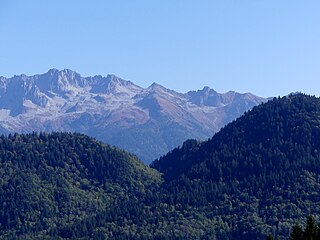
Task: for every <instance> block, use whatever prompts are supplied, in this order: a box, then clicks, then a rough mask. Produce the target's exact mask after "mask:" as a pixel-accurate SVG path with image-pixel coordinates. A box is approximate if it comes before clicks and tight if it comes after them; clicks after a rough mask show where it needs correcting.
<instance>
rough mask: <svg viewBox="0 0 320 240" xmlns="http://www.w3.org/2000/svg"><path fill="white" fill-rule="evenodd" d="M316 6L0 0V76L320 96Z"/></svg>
mask: <svg viewBox="0 0 320 240" xmlns="http://www.w3.org/2000/svg"><path fill="white" fill-rule="evenodd" d="M319 13H320V1H319V0H299V1H298V0H281V1H279V0H161V1H160V0H116V1H115V0H112V1H111V0H90V1H88V0H87V1H85V0H45V1H44V0H28V1H26V0H0V76H5V77H12V76H13V75H19V74H22V73H23V74H27V75H34V74H38V73H45V72H47V71H48V70H49V69H51V68H57V69H60V70H61V69H72V70H74V71H77V72H78V73H80V74H81V75H82V76H94V75H103V76H104V75H107V74H115V75H117V76H119V77H121V78H123V79H126V80H130V81H132V82H134V83H136V84H138V85H140V86H142V87H148V86H149V85H151V84H152V83H153V82H157V83H159V84H161V85H163V86H165V87H167V88H170V89H173V90H176V91H179V92H187V91H189V90H197V89H202V88H203V87H204V86H209V87H211V88H213V89H215V90H216V91H218V92H227V91H229V90H233V91H237V92H252V93H254V94H256V95H259V96H263V97H270V96H282V95H286V94H288V93H291V92H296V91H301V92H305V93H308V94H313V95H317V96H320V81H319V80H320V14H319Z"/></svg>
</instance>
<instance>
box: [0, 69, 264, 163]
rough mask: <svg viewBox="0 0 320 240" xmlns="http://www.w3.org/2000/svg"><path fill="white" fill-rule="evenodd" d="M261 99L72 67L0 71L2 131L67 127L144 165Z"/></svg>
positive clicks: (202, 135)
mask: <svg viewBox="0 0 320 240" xmlns="http://www.w3.org/2000/svg"><path fill="white" fill-rule="evenodd" d="M265 100H266V99H264V98H261V97H257V96H255V95H253V94H251V93H245V94H240V93H236V92H227V93H225V94H220V93H217V92H216V91H214V90H213V89H210V88H209V87H205V88H203V89H202V90H198V91H190V92H188V93H178V92H175V91H172V90H169V89H166V88H165V87H163V86H161V85H159V84H156V83H154V84H152V85H151V86H149V87H148V88H142V87H140V86H137V85H135V84H134V83H132V82H130V81H126V80H123V79H121V78H118V77H117V76H115V75H108V76H106V77H103V76H94V77H82V76H81V75H80V74H78V73H77V72H74V71H72V70H68V69H65V70H62V71H59V70H57V69H51V70H49V71H48V72H47V73H45V74H38V75H34V76H26V75H19V76H14V77H12V78H4V77H0V133H10V132H19V133H28V132H32V131H71V132H80V133H85V134H87V135H90V136H93V137H96V138H97V139H99V140H102V141H103V142H106V143H109V144H113V145H116V146H119V147H121V148H123V149H126V150H128V151H130V152H132V153H135V154H136V155H138V156H139V157H140V158H141V159H142V160H143V161H144V162H146V163H150V162H151V161H152V160H154V159H156V158H157V157H159V156H161V155H163V154H165V153H166V152H168V151H169V150H171V149H172V148H174V147H176V146H178V145H180V144H182V142H183V141H185V140H186V139H189V138H194V139H202V140H204V139H207V138H209V137H210V136H212V135H213V133H215V132H217V131H218V130H219V129H220V128H221V127H223V126H224V125H225V124H226V123H228V122H230V121H231V120H234V119H235V118H236V117H238V116H240V115H241V114H242V113H243V112H245V111H247V110H249V109H251V108H252V107H253V106H255V105H257V104H259V103H261V102H263V101H265Z"/></svg>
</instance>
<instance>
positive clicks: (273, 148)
mask: <svg viewBox="0 0 320 240" xmlns="http://www.w3.org/2000/svg"><path fill="white" fill-rule="evenodd" d="M319 163H320V99H319V98H317V97H314V96H308V95H304V94H294V95H290V96H286V97H283V98H274V99H273V100H270V101H268V102H266V103H263V104H260V105H259V106H256V107H254V108H253V109H252V110H251V111H248V112H246V113H245V114H243V115H242V116H241V117H239V118H238V119H236V120H235V121H232V122H231V123H229V124H227V125H226V126H225V127H223V128H222V129H221V130H220V131H219V132H217V133H216V134H214V135H213V136H212V137H211V138H210V139H209V140H207V141H202V142H200V141H196V140H187V141H186V142H184V144H183V145H182V146H181V147H177V148H175V149H173V150H172V151H170V152H168V153H167V154H166V155H164V156H163V157H161V158H159V159H157V160H156V161H154V162H153V163H152V164H151V165H150V166H146V165H144V164H143V163H142V162H141V161H140V160H139V159H138V158H137V157H136V156H134V155H132V154H129V153H127V152H126V151H123V150H120V149H119V148H116V147H111V146H109V145H106V144H103V143H102V142H100V141H97V140H96V139H94V138H91V137H88V136H85V135H83V134H78V133H60V132H53V133H50V134H48V133H45V132H42V133H30V134H8V135H7V136H3V135H2V136H0V176H1V178H0V239H98V240H100V239H101V240H102V239H117V240H122V239H142V240H143V239H159V240H160V239H161V240H172V239H181V240H182V239H208V240H209V239H219V240H231V239H237V240H251V239H273V236H275V237H276V238H277V239H280V240H285V239H295V240H305V239H319V237H318V236H319V234H318V229H319V228H318V227H317V223H316V221H318V220H319V219H318V216H319V215H320V207H319V206H320V197H319V189H320V184H319V182H320V164H319ZM308 215H309V217H308V220H307V216H308ZM312 216H313V217H312ZM304 223H307V224H306V230H305V231H304V232H302V230H301V225H300V228H299V226H297V225H296V224H304ZM293 226H295V228H293ZM308 226H309V227H308ZM292 229H293V230H292ZM294 229H295V230H299V229H300V230H299V231H300V233H301V234H300V236H301V235H302V236H303V238H302V237H299V236H298V237H294V238H292V236H291V235H290V233H291V230H292V233H297V231H294ZM299 231H298V233H299ZM309 233H311V235H308V234H309ZM289 235H290V238H289ZM296 235H297V234H296ZM298 235H299V234H298ZM310 236H311V237H310ZM315 236H316V237H315Z"/></svg>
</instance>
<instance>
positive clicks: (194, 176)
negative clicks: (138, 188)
mask: <svg viewBox="0 0 320 240" xmlns="http://www.w3.org/2000/svg"><path fill="white" fill-rule="evenodd" d="M152 167H154V168H155V169H157V170H159V171H160V172H162V173H163V177H164V179H165V183H164V185H165V188H166V189H167V190H168V191H169V192H171V195H170V196H171V198H172V199H171V201H172V202H173V203H175V204H184V205H190V206H193V207H199V208H204V209H206V210H205V212H206V213H207V214H208V215H207V216H221V217H222V219H223V222H224V224H223V226H225V229H227V230H226V231H225V233H227V232H228V233H227V236H226V237H227V239H228V238H230V239H256V238H257V237H258V238H262V237H263V235H264V236H265V235H267V234H268V233H272V234H273V235H278V236H280V237H283V236H288V235H289V232H290V230H291V227H292V225H293V224H294V222H295V221H297V220H298V219H301V218H303V217H305V216H306V215H308V214H318V215H319V214H320V207H319V206H320V195H319V192H320V99H319V98H316V97H312V96H307V95H303V94H297V95H291V96H287V97H283V98H277V99H274V100H272V101H269V102H267V103H264V104H262V105H259V106H257V107H254V108H253V110H252V111H249V112H247V113H245V114H244V115H243V116H242V117H240V118H238V119H237V120H236V121H234V122H232V123H230V124H228V125H227V126H226V127H224V128H223V129H221V131H219V132H218V133H217V134H215V135H214V136H213V137H212V138H211V139H210V140H208V141H206V142H203V143H199V142H197V141H194V140H189V141H187V142H185V143H184V145H183V146H182V147H181V148H177V149H174V150H173V151H171V152H170V153H168V154H167V155H166V156H164V157H161V158H160V159H159V160H157V161H155V162H154V163H153V164H152ZM219 239H220V238H219Z"/></svg>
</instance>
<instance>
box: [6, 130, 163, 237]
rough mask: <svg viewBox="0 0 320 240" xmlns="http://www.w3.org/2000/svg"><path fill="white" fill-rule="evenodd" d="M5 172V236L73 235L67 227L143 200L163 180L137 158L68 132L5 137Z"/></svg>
mask: <svg viewBox="0 0 320 240" xmlns="http://www.w3.org/2000/svg"><path fill="white" fill-rule="evenodd" d="M0 174H1V182H0V203H1V204H0V236H1V237H0V239H3V238H4V239H11V238H13V236H20V237H23V236H25V237H26V239H34V237H35V236H38V235H39V234H40V235H43V236H45V235H51V236H52V237H53V236H56V237H57V235H60V236H62V237H70V236H69V235H68V232H66V231H65V230H63V229H64V228H65V227H68V226H70V225H72V224H75V223H76V222H78V221H82V220H85V219H88V218H90V217H95V216H96V215H97V214H99V213H100V212H105V213H106V214H110V213H109V212H108V211H112V209H114V208H116V207H115V206H118V205H120V204H119V202H122V203H125V202H127V199H132V198H134V199H137V200H138V199H142V198H143V196H144V195H145V194H147V193H146V192H147V191H149V189H150V186H151V185H155V184H158V183H159V182H160V176H159V174H158V173H157V172H156V171H154V170H151V169H150V168H148V167H146V166H145V165H144V164H143V163H142V162H140V161H139V160H138V159H137V158H136V157H134V156H132V155H130V154H128V153H126V152H124V151H122V150H119V149H117V148H113V147H110V146H107V145H104V144H102V143H100V142H98V141H96V140H94V139H92V138H89V137H87V136H84V135H80V134H69V133H52V134H45V133H41V134H40V135H38V134H35V133H33V134H28V135H19V134H15V135H9V136H8V137H4V136H1V137H0ZM33 233H35V234H36V235H35V236H33ZM91 234H92V233H91ZM10 236H11V237H10ZM32 236H33V237H32ZM56 237H53V238H55V239H56Z"/></svg>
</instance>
